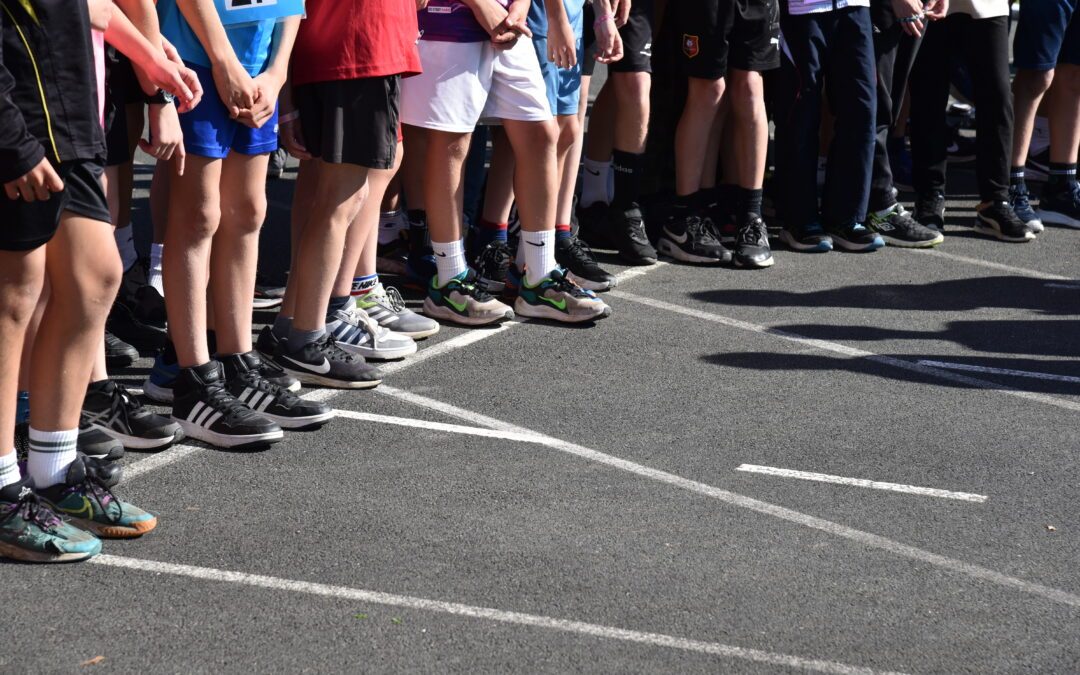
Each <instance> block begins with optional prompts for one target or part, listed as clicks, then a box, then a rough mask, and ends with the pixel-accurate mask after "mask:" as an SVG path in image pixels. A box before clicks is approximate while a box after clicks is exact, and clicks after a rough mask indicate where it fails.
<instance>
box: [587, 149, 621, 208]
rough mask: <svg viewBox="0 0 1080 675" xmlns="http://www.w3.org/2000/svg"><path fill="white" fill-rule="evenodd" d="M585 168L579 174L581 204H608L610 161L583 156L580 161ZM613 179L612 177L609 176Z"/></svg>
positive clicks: (612, 189) (609, 197) (609, 200)
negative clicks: (582, 160)
mask: <svg viewBox="0 0 1080 675" xmlns="http://www.w3.org/2000/svg"><path fill="white" fill-rule="evenodd" d="M582 164H583V165H584V168H585V170H584V171H583V172H582V174H581V206H582V207H586V206H592V205H593V204H597V203H604V204H610V203H611V193H612V192H613V191H614V184H612V188H611V189H608V179H609V177H611V161H607V162H598V161H596V160H594V159H589V158H588V157H586V158H585V161H584V162H582ZM611 180H612V181H614V177H611Z"/></svg>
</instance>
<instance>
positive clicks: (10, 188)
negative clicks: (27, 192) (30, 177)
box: [4, 183, 19, 199]
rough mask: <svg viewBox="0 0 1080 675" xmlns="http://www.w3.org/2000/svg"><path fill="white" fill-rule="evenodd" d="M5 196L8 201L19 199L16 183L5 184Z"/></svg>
mask: <svg viewBox="0 0 1080 675" xmlns="http://www.w3.org/2000/svg"><path fill="white" fill-rule="evenodd" d="M4 194H6V195H7V198H8V199H18V198H19V189H18V188H17V187H15V184H14V183H4Z"/></svg>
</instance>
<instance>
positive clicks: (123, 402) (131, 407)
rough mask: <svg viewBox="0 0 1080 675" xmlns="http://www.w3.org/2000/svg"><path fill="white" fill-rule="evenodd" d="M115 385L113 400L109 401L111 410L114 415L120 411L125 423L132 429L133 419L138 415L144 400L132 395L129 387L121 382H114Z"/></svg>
mask: <svg viewBox="0 0 1080 675" xmlns="http://www.w3.org/2000/svg"><path fill="white" fill-rule="evenodd" d="M113 385H114V389H113V393H112V400H111V401H110V403H109V407H110V412H111V413H113V415H116V414H117V413H119V414H120V418H121V419H122V420H123V421H124V425H125V426H127V427H128V428H129V429H130V428H131V419H132V418H134V417H136V416H137V414H138V412H139V411H140V410H142V407H143V404H142V401H140V400H139V399H137V398H135V397H134V396H132V395H131V392H129V391H128V390H127V387H125V386H124V385H122V384H120V383H119V382H114V383H113Z"/></svg>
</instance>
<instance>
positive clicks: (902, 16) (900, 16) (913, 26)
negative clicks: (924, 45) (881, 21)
mask: <svg viewBox="0 0 1080 675" xmlns="http://www.w3.org/2000/svg"><path fill="white" fill-rule="evenodd" d="M892 6H893V13H894V14H896V21H897V22H898V23H899V24H900V27H901V28H903V29H904V32H905V33H907V34H908V35H910V36H912V37H922V34H923V33H924V32H925V31H926V23H925V22H924V13H923V6H922V2H921V1H920V0H892Z"/></svg>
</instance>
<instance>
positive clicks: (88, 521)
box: [37, 457, 157, 539]
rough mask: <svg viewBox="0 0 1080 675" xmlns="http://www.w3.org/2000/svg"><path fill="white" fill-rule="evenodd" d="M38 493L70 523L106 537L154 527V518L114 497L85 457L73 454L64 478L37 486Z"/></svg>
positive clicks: (133, 534)
mask: <svg viewBox="0 0 1080 675" xmlns="http://www.w3.org/2000/svg"><path fill="white" fill-rule="evenodd" d="M37 493H38V496H40V497H41V499H42V501H43V502H45V503H46V504H47V505H48V506H49V508H50V509H52V510H53V511H55V512H56V513H59V514H62V515H64V516H67V517H68V518H69V519H70V520H71V524H72V525H75V526H76V527H79V528H82V529H84V530H86V531H88V532H91V533H93V534H95V535H97V536H99V537H102V538H105V539H130V538H132V537H141V536H142V535H144V534H146V533H147V532H149V531H151V530H153V529H154V528H155V527H157V518H155V517H154V516H152V515H150V514H149V513H147V512H146V511H143V510H142V509H140V508H138V507H136V506H133V505H131V504H128V503H127V502H123V501H120V500H119V499H117V498H116V496H115V495H114V494H113V493H112V490H111V489H110V488H109V487H107V486H106V485H104V484H103V483H102V481H101V479H100V477H99V476H98V474H97V473H96V472H95V471H94V470H93V469H92V467H91V466H90V465H89V464H88V462H87V460H86V458H85V457H76V458H75V461H74V462H72V463H71V465H70V466H68V468H67V473H65V474H64V480H63V482H61V483H58V484H56V485H51V486H49V487H47V488H38V490H37Z"/></svg>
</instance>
